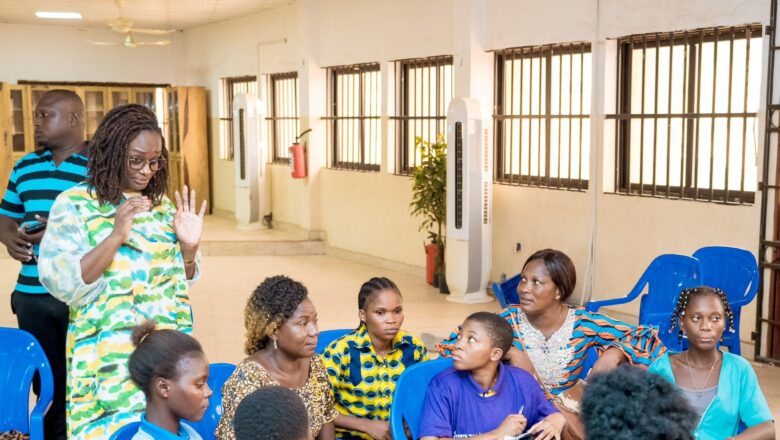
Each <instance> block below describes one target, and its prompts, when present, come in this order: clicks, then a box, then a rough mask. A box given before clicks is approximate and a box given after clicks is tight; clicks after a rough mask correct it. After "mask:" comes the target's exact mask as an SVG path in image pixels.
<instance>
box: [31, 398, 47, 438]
mask: <svg viewBox="0 0 780 440" xmlns="http://www.w3.org/2000/svg"><path fill="white" fill-rule="evenodd" d="M50 406H51V398H49V399H48V400H46V399H38V403H36V404H35V406H34V407H33V410H32V412H30V440H43V416H44V415H46V413H47V412H48V411H49V407H50Z"/></svg>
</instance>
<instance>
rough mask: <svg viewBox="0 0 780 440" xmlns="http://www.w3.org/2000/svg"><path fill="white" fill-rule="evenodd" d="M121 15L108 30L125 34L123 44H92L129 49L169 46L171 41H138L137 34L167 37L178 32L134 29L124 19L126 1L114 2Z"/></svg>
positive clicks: (109, 25)
mask: <svg viewBox="0 0 780 440" xmlns="http://www.w3.org/2000/svg"><path fill="white" fill-rule="evenodd" d="M114 3H115V4H116V7H117V9H118V10H119V15H118V16H117V18H115V19H113V20H111V21H109V22H108V23H107V24H108V28H109V29H111V30H112V31H114V32H116V33H119V34H124V35H125V37H124V40H123V41H121V42H119V41H118V42H107V41H90V43H92V44H95V45H98V46H124V47H127V48H135V47H138V46H167V45H169V44H171V41H170V40H158V41H137V40H136V38H135V34H145V35H167V34H170V33H173V32H176V30H175V29H145V28H137V27H133V22H132V21H131V20H128V19H127V18H124V17H122V8H123V7H124V5H125V0H114Z"/></svg>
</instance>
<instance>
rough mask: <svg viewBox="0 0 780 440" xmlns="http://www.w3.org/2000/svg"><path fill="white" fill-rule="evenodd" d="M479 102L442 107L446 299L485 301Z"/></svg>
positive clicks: (485, 151) (486, 241)
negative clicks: (444, 124) (444, 112)
mask: <svg viewBox="0 0 780 440" xmlns="http://www.w3.org/2000/svg"><path fill="white" fill-rule="evenodd" d="M488 140H489V136H488V131H487V130H484V131H483V128H482V114H481V113H480V109H479V103H478V102H477V101H475V100H473V99H469V98H456V99H453V100H452V101H451V102H450V105H449V109H448V110H447V246H446V248H445V264H446V281H447V286H448V287H449V289H450V296H449V297H448V299H449V300H450V301H454V302H460V303H470V304H473V303H481V302H490V301H492V298H490V297H489V296H488V295H487V293H486V291H485V288H486V286H487V282H488V275H489V273H490V258H491V255H490V253H491V248H492V219H491V209H492V207H491V200H492V192H493V182H492V175H493V174H492V170H493V166H492V160H491V156H492V151H491V149H490V143H489V142H488Z"/></svg>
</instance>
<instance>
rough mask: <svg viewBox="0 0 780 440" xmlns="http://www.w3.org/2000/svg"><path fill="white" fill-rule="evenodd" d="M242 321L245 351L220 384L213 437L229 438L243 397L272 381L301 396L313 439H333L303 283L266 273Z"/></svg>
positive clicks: (313, 313) (313, 316)
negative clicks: (219, 406) (220, 409)
mask: <svg viewBox="0 0 780 440" xmlns="http://www.w3.org/2000/svg"><path fill="white" fill-rule="evenodd" d="M244 324H245V326H246V335H247V340H246V347H245V349H246V353H247V354H248V355H249V356H248V357H247V358H246V359H244V360H243V361H242V362H241V363H240V364H238V367H237V368H236V371H235V372H233V374H232V375H231V376H230V378H228V380H227V382H225V386H223V387H222V406H223V408H224V413H223V414H222V418H221V419H220V420H219V425H217V430H216V433H215V434H216V436H217V439H219V440H235V438H236V435H235V432H234V430H233V418H234V416H235V413H236V408H238V405H239V404H240V403H241V401H242V400H243V399H244V397H246V396H247V395H249V394H250V393H252V392H253V391H255V390H257V389H259V388H263V387H269V386H278V385H281V386H283V387H285V388H289V389H291V390H293V391H295V393H296V394H298V395H299V396H300V397H301V399H302V400H303V404H304V406H305V407H306V412H307V413H308V416H309V429H310V430H311V434H312V436H313V437H314V438H315V439H317V440H332V439H333V438H335V432H334V427H333V420H334V419H335V418H336V416H337V415H338V412H337V411H336V409H335V408H334V406H333V395H332V393H331V390H330V383H329V382H328V378H327V376H326V374H325V367H323V365H322V361H321V360H320V357H319V356H317V355H315V354H314V349H315V348H316V347H317V338H318V337H319V334H320V330H319V327H317V310H316V309H315V308H314V304H312V302H311V301H310V300H309V298H308V291H307V290H306V287H304V286H303V284H301V283H299V282H297V281H293V280H291V279H290V278H287V277H286V276H283V275H278V276H274V277H269V278H266V279H265V281H263V282H262V283H261V284H260V285H259V286H258V287H257V289H255V291H254V292H252V296H251V297H250V298H249V301H248V303H247V305H246V309H245V311H244ZM279 423H285V421H284V420H280V421H279Z"/></svg>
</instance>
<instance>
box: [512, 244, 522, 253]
mask: <svg viewBox="0 0 780 440" xmlns="http://www.w3.org/2000/svg"><path fill="white" fill-rule="evenodd" d="M522 249H523V245H521V244H520V243H515V247H514V251H515V253H518V252H520V250H522Z"/></svg>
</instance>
